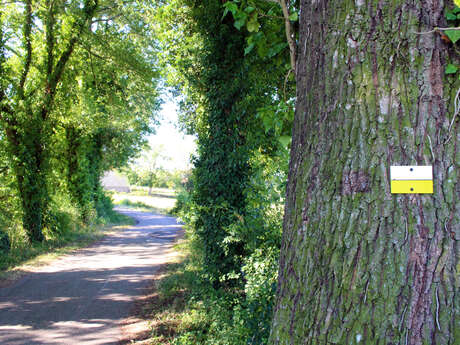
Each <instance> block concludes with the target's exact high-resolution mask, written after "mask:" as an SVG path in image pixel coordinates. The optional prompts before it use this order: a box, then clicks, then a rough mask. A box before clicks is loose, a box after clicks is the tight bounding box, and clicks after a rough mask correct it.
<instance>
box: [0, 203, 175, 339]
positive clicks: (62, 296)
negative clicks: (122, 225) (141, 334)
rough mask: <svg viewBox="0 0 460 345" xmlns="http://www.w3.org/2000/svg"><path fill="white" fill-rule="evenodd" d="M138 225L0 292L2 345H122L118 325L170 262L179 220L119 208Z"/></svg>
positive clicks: (106, 238)
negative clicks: (136, 221) (154, 277)
mask: <svg viewBox="0 0 460 345" xmlns="http://www.w3.org/2000/svg"><path fill="white" fill-rule="evenodd" d="M118 210H119V212H121V213H123V214H126V215H128V216H132V217H134V218H135V219H136V220H138V222H139V223H138V224H136V225H134V226H132V227H129V228H127V229H126V230H123V231H122V232H119V233H115V234H113V235H109V236H107V237H105V238H104V239H103V240H101V241H99V242H97V243H95V244H94V245H92V246H90V247H88V248H86V249H83V250H80V251H78V252H77V253H75V254H72V255H68V256H64V257H62V258H60V259H58V260H56V261H54V262H52V263H51V264H50V265H48V266H45V267H40V268H39V269H37V271H36V272H34V273H30V274H28V275H26V276H24V277H23V278H21V279H20V280H18V281H17V282H16V283H14V284H12V285H11V286H9V287H7V288H2V289H0V343H1V344H12V345H19V344H27V345H29V344H91V345H92V344H117V343H118V341H119V340H120V337H121V334H120V330H119V327H118V325H119V322H120V321H121V320H122V319H123V318H124V317H126V316H128V312H129V310H130V307H131V306H132V302H133V300H134V299H135V298H136V297H138V296H141V295H143V293H144V290H145V288H146V286H147V284H148V282H149V281H150V279H151V278H152V277H153V274H154V273H155V270H156V269H157V268H158V267H159V265H161V264H162V263H163V262H165V261H166V260H167V257H168V255H171V254H170V249H171V247H172V243H173V241H174V239H175V238H176V237H177V236H178V234H179V233H180V231H181V226H180V225H179V224H178V223H177V221H176V220H175V218H172V217H166V216H162V215H155V214H152V213H147V212H145V213H144V212H133V211H130V210H128V209H122V208H120V209H118Z"/></svg>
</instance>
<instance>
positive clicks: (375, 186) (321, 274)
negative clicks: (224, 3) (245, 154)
mask: <svg viewBox="0 0 460 345" xmlns="http://www.w3.org/2000/svg"><path fill="white" fill-rule="evenodd" d="M452 6H453V3H452V2H444V1H436V0H429V1H410V0H397V1H390V2H387V1H385V2H384V1H379V2H377V1H368V2H365V1H361V0H356V1H349V0H348V1H326V0H315V1H313V0H302V1H301V7H300V13H301V16H300V40H299V54H298V63H297V87H298V90H297V105H296V115H295V124H294V129H293V143H292V151H291V162H290V173H289V181H288V188H287V201H286V213H285V221H284V234H283V245H282V250H281V260H280V271H279V283H278V291H277V302H276V306H275V313H274V319H273V323H272V331H271V336H270V341H269V343H270V344H321V345H324V344H382V345H384V344H401V345H421V344H431V345H434V344H438V345H447V344H451V345H453V344H454V343H455V342H456V341H457V343H455V344H458V340H459V339H460V325H459V318H458V315H459V308H460V306H459V274H458V267H459V256H458V255H459V246H458V245H459V240H460V201H459V196H460V183H459V168H460V166H459V165H460V148H459V139H460V136H459V127H460V124H459V123H460V121H459V116H458V109H454V98H455V97H456V94H457V93H458V90H459V88H460V82H459V79H458V75H445V74H444V71H445V67H446V65H447V64H448V63H452V64H457V65H458V64H459V59H458V56H457V55H455V53H454V51H455V49H454V48H455V47H454V46H453V44H452V43H447V42H444V41H443V40H442V39H441V35H440V34H439V32H436V31H433V29H434V28H435V27H445V26H446V25H447V24H446V22H445V20H444V16H443V11H444V9H445V7H452ZM457 49H458V44H457ZM391 165H432V166H433V177H434V193H433V194H391V193H390V176H389V171H390V166H391Z"/></svg>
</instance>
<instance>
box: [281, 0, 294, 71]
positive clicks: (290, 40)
mask: <svg viewBox="0 0 460 345" xmlns="http://www.w3.org/2000/svg"><path fill="white" fill-rule="evenodd" d="M279 4H280V6H281V9H282V10H283V16H284V27H285V30H286V39H287V41H288V44H289V55H290V60H291V69H292V72H294V75H295V74H296V70H295V65H296V50H297V47H296V43H295V41H294V38H295V37H294V30H293V27H292V24H291V20H290V19H289V8H288V4H287V3H286V0H279Z"/></svg>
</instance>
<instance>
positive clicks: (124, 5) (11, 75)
mask: <svg viewBox="0 0 460 345" xmlns="http://www.w3.org/2000/svg"><path fill="white" fill-rule="evenodd" d="M142 8H144V9H147V8H148V4H146V3H144V2H142V1H135V0H131V1H104V0H99V1H97V0H88V1H84V2H83V3H81V4H80V2H68V3H65V4H58V3H56V2H52V3H49V2H45V1H35V2H31V1H24V2H23V3H19V2H12V3H9V4H8V5H6V6H5V7H2V9H1V12H0V101H1V107H0V129H1V130H2V133H1V138H2V147H1V150H0V156H1V158H0V160H2V161H5V163H6V166H8V167H9V171H8V176H7V178H6V180H8V183H7V184H6V185H7V186H8V189H9V190H10V191H14V192H13V193H11V194H10V195H13V199H14V198H17V199H18V200H17V201H16V200H15V201H14V204H15V205H16V207H15V208H14V210H15V211H17V212H16V214H15V217H16V218H15V220H16V221H17V222H18V218H19V219H20V221H19V223H21V224H20V225H22V227H23V228H24V229H26V233H27V236H28V237H29V239H30V240H31V241H43V240H44V239H45V238H46V237H47V236H46V235H44V233H45V232H46V233H48V234H49V233H53V232H56V231H59V228H60V225H59V224H60V223H62V222H65V221H66V220H65V217H64V216H63V215H62V214H61V213H59V212H58V211H56V209H55V208H54V206H53V205H52V203H53V200H54V199H55V197H56V195H58V194H62V193H64V194H68V195H69V196H70V200H71V202H73V203H75V204H76V205H78V210H79V211H80V214H81V219H82V220H83V221H84V222H85V223H87V224H89V223H91V222H96V221H100V220H101V218H104V217H109V218H110V217H112V216H113V215H112V212H111V210H110V207H111V204H110V200H109V199H107V197H106V196H104V195H103V193H102V190H101V187H100V183H99V180H100V177H101V175H102V173H103V172H104V171H105V170H109V169H112V168H116V167H121V166H122V165H124V164H126V162H127V161H128V160H129V159H131V158H132V157H134V156H135V155H136V154H137V153H138V152H139V151H140V149H141V148H142V147H143V145H144V139H143V134H144V133H148V132H150V131H151V125H152V124H153V123H154V117H153V116H154V114H155V112H156V111H157V110H158V107H159V102H158V92H157V87H156V82H157V80H158V77H159V76H158V72H157V71H156V68H155V67H154V65H153V64H154V63H155V61H156V58H155V51H154V45H155V43H154V38H153V36H152V33H151V32H150V31H149V27H148V26H147V25H145V20H144V19H143V16H144V14H145V11H141V9H142ZM3 145H4V146H3ZM0 207H2V205H0ZM13 223H14V222H13ZM15 225H17V224H15ZM6 226H11V227H13V228H14V226H13V224H9V225H6Z"/></svg>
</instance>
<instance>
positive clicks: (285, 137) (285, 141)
mask: <svg viewBox="0 0 460 345" xmlns="http://www.w3.org/2000/svg"><path fill="white" fill-rule="evenodd" d="M278 141H279V142H280V143H281V145H283V147H287V146H288V145H289V144H290V142H291V137H290V136H288V135H282V136H281V137H279V138H278Z"/></svg>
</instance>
